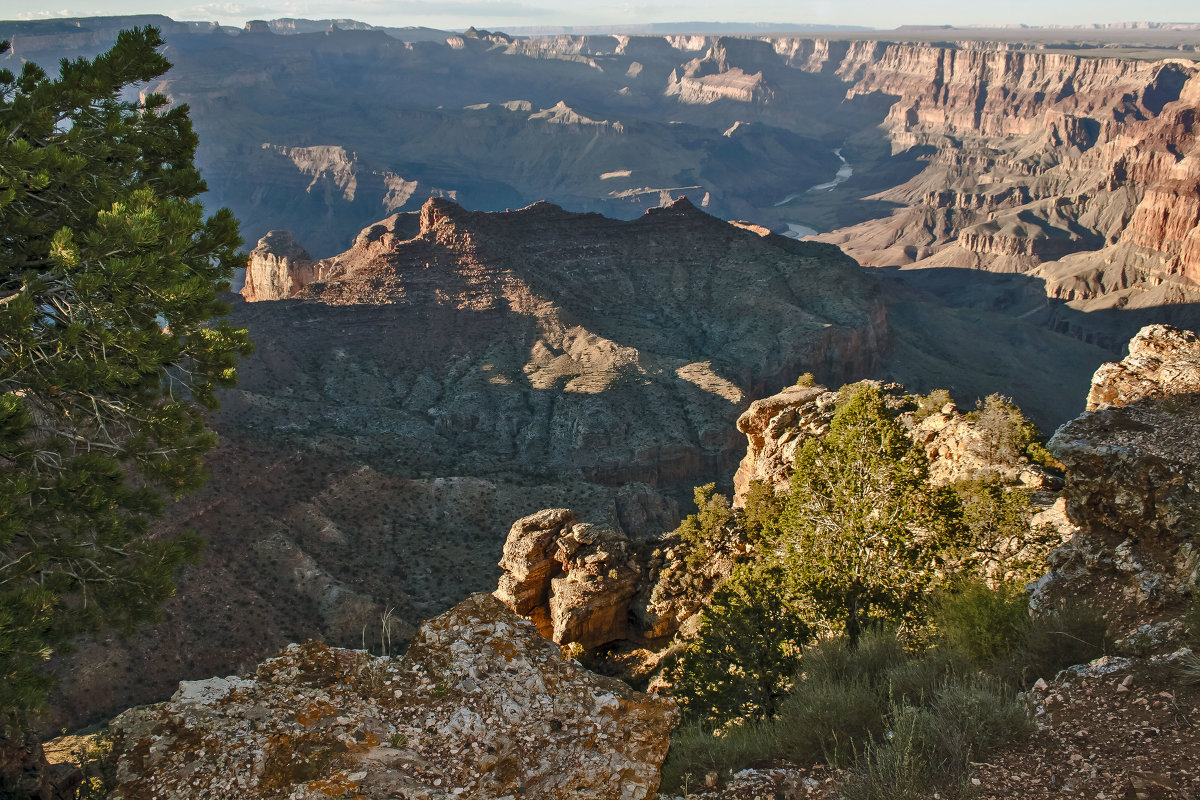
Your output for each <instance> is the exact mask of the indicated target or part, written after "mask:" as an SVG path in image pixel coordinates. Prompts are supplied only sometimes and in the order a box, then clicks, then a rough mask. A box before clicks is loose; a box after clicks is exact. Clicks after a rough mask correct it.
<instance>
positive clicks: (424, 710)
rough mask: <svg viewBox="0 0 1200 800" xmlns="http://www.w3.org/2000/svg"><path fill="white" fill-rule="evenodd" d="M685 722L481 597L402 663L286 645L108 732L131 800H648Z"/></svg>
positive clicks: (427, 634) (449, 616)
mask: <svg viewBox="0 0 1200 800" xmlns="http://www.w3.org/2000/svg"><path fill="white" fill-rule="evenodd" d="M678 718H679V715H678V712H677V711H676V709H675V707H674V703H673V702H672V701H671V700H669V699H667V698H663V697H654V696H649V695H645V694H640V693H637V692H634V691H632V690H631V689H630V688H629V687H628V686H627V685H625V684H623V683H621V682H620V681H616V680H613V679H610V678H602V677H599V676H597V675H594V674H592V673H589V672H587V671H586V670H584V669H582V668H581V667H580V666H579V665H578V664H577V663H575V662H573V661H571V660H570V659H568V658H565V657H564V656H563V655H562V653H561V651H560V649H559V648H558V647H557V646H555V645H554V644H552V643H550V642H548V641H546V640H545V639H543V638H542V637H541V636H540V635H539V634H538V632H537V630H536V629H535V628H534V626H533V625H531V624H529V623H528V622H526V621H524V620H521V619H519V618H517V617H516V616H514V615H513V614H512V613H511V612H510V611H509V610H508V609H507V608H505V607H504V606H503V605H502V604H501V603H499V602H498V601H496V600H495V599H494V598H492V597H491V596H489V595H475V596H473V597H471V598H469V599H468V600H465V601H463V602H462V603H460V604H459V605H458V606H456V607H455V608H454V609H452V610H450V611H449V612H447V613H445V614H443V615H441V616H439V617H437V618H435V619H432V620H430V621H429V622H427V623H425V624H424V625H423V626H422V627H421V630H420V632H419V633H418V635H417V637H416V638H415V639H414V640H413V642H412V644H411V646H410V647H409V651H408V654H407V655H406V656H405V657H404V658H376V657H373V656H371V655H369V654H367V653H365V652H363V651H352V650H339V649H336V648H330V647H328V646H326V645H323V644H319V643H316V642H309V643H306V644H303V645H291V646H289V647H288V648H287V649H286V650H285V651H284V652H282V653H281V654H279V655H278V656H276V657H275V658H272V659H269V660H267V661H265V662H264V663H263V664H261V665H260V666H259V667H258V669H257V671H256V672H254V673H253V674H252V675H248V676H246V677H241V678H238V677H230V678H211V679H209V680H204V681H187V682H184V683H182V684H180V688H179V691H177V692H176V693H175V696H174V697H173V698H172V699H171V700H170V701H169V702H166V703H160V704H158V705H154V706H147V707H143V708H136V709H132V710H130V711H127V712H125V713H124V714H122V715H121V716H120V717H118V718H117V719H116V720H114V721H113V722H112V723H111V726H110V729H111V731H112V733H113V735H114V740H115V746H114V754H115V756H116V758H117V777H118V786H117V789H116V793H117V795H119V796H121V797H125V798H129V799H130V800H135V799H136V798H146V800H149V798H161V797H171V798H178V799H179V800H187V798H207V797H240V798H247V800H251V799H253V798H276V797H284V796H286V797H291V798H297V799H299V798H311V799H312V800H316V798H323V797H330V796H341V795H346V794H353V795H354V796H355V797H360V798H364V799H365V798H380V800H382V798H397V797H405V798H422V799H423V800H453V799H454V798H469V799H474V800H495V798H502V797H519V796H526V797H537V798H547V800H556V799H557V800H567V799H568V798H581V797H587V798H589V800H593V799H594V800H609V799H610V798H611V800H643V798H649V797H652V796H654V793H655V790H656V789H657V787H658V770H659V766H660V764H661V763H662V760H663V758H664V756H665V755H666V752H667V747H668V744H669V736H670V731H671V729H672V727H674V725H675V724H676V722H677V721H678Z"/></svg>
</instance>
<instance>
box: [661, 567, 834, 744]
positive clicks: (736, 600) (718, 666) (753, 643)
mask: <svg viewBox="0 0 1200 800" xmlns="http://www.w3.org/2000/svg"><path fill="white" fill-rule="evenodd" d="M810 636H811V630H810V628H809V626H808V624H807V623H806V622H805V621H804V618H803V615H802V614H801V613H800V612H799V610H798V609H797V608H795V607H794V606H793V605H792V604H791V603H790V602H789V601H788V599H787V593H786V592H785V591H784V589H783V587H782V581H781V575H780V574H779V572H778V571H777V570H773V569H769V568H767V569H762V568H755V567H752V566H744V567H741V568H740V569H739V570H738V571H737V572H735V574H734V575H733V577H732V578H731V579H730V580H729V581H728V582H727V583H725V584H724V585H723V586H722V587H721V588H720V589H718V590H717V591H716V593H715V594H714V595H713V598H712V600H711V601H710V602H709V605H708V608H706V609H705V610H704V615H703V616H702V617H701V622H700V631H699V635H698V636H697V637H696V638H695V639H694V640H693V641H692V642H691V643H690V644H689V646H688V648H687V649H686V650H684V651H683V653H682V654H681V655H680V657H679V660H678V661H677V662H676V663H675V665H674V666H673V668H672V670H671V673H670V674H671V679H672V694H673V695H674V696H675V697H676V698H677V699H678V700H679V701H680V703H681V704H682V705H683V712H684V717H685V719H686V720H687V721H694V722H698V723H700V724H701V725H703V726H706V727H711V728H720V727H721V726H723V725H724V724H726V723H727V722H729V721H730V720H762V719H770V718H771V717H773V716H774V715H775V712H776V711H777V710H778V708H779V704H780V702H782V701H783V699H784V698H785V697H787V694H788V692H789V691H790V690H791V687H792V678H793V677H794V676H795V674H796V672H797V671H798V670H799V669H800V654H801V651H802V649H803V647H804V645H805V644H807V642H808V640H809V638H810Z"/></svg>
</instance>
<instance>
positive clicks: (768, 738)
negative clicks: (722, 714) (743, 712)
mask: <svg viewBox="0 0 1200 800" xmlns="http://www.w3.org/2000/svg"><path fill="white" fill-rule="evenodd" d="M775 752H776V745H775V737H774V735H773V732H772V731H771V728H770V727H769V726H766V725H761V724H754V723H751V724H748V725H742V726H735V727H732V728H729V729H728V730H726V731H724V732H722V733H721V734H720V735H715V734H713V733H712V732H711V731H709V730H706V729H705V728H703V727H701V726H700V725H698V724H687V725H682V726H680V727H679V728H677V729H676V730H675V732H674V733H673V734H672V735H671V749H670V751H668V753H667V759H666V761H664V762H663V766H662V778H661V784H662V788H663V789H664V790H666V791H682V790H683V789H684V787H685V785H689V784H690V785H691V786H695V785H696V783H697V782H698V781H699V780H702V779H703V777H704V776H705V775H706V774H708V773H709V772H716V773H718V774H728V773H729V772H733V771H736V770H739V769H742V768H743V767H745V766H746V765H747V764H753V763H755V762H758V761H763V760H766V759H769V758H773V757H774V754H775Z"/></svg>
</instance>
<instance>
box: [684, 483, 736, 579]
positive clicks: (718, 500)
mask: <svg viewBox="0 0 1200 800" xmlns="http://www.w3.org/2000/svg"><path fill="white" fill-rule="evenodd" d="M716 488H717V485H716V484H715V483H706V484H704V485H703V486H697V487H696V488H695V489H693V490H692V498H693V499H694V500H695V502H696V513H695V514H689V515H688V516H687V517H686V518H684V520H683V522H680V523H679V527H678V528H676V529H675V533H676V534H678V536H679V538H680V539H681V540H682V541H683V543H684V544H685V545H686V546H687V555H686V556H684V563H686V564H687V566H688V567H689V568H691V569H695V568H696V567H698V566H699V565H700V564H702V563H704V561H705V560H706V559H707V558H708V557H709V555H710V554H711V553H712V549H713V546H714V545H715V544H716V543H717V542H718V541H719V540H720V538H721V536H722V534H723V532H724V530H725V526H726V525H727V524H728V523H729V522H730V520H732V519H733V509H731V508H730V507H729V498H728V497H726V496H725V495H723V494H714V492H715V491H716Z"/></svg>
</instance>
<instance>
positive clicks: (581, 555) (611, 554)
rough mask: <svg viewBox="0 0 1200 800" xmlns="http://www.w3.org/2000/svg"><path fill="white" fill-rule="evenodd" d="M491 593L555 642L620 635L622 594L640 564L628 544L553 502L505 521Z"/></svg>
mask: <svg viewBox="0 0 1200 800" xmlns="http://www.w3.org/2000/svg"><path fill="white" fill-rule="evenodd" d="M500 568H501V569H503V570H504V574H503V575H502V576H501V577H500V586H499V588H498V589H497V590H496V593H495V594H496V597H497V598H498V599H499V600H500V601H501V602H502V603H504V604H505V605H506V606H508V607H509V608H511V609H512V610H513V611H514V612H515V613H517V614H519V615H521V616H522V617H526V618H528V619H530V620H532V621H533V623H534V624H535V625H536V626H537V628H538V631H539V632H540V633H541V634H542V635H543V636H545V637H546V638H547V639H550V640H551V641H553V642H557V643H558V644H569V643H571V642H578V643H579V644H580V645H582V646H583V647H595V646H597V645H601V644H605V643H607V642H611V641H615V640H618V639H625V638H628V635H629V630H628V622H629V599H630V598H631V597H632V596H633V595H634V593H635V592H636V591H637V581H638V578H639V577H640V573H641V570H640V568H639V567H638V565H637V563H636V560H635V558H634V553H633V551H632V546H631V542H630V541H629V539H628V538H627V537H625V536H623V535H621V534H618V533H616V532H614V531H611V530H606V529H604V528H601V527H599V526H597V525H588V524H585V523H579V522H578V521H577V520H576V519H575V518H574V516H573V515H572V514H571V512H570V510H568V509H565V508H554V509H546V510H544V511H540V512H538V513H537V514H533V515H531V516H528V517H523V518H522V519H519V520H517V521H516V522H514V523H513V526H512V529H511V530H510V531H509V534H508V539H507V540H506V541H505V543H504V557H503V558H502V559H501V561H500Z"/></svg>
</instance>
